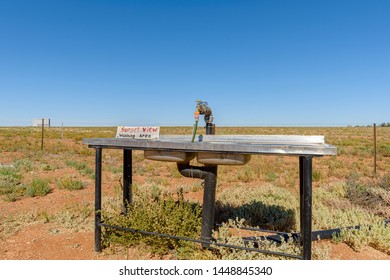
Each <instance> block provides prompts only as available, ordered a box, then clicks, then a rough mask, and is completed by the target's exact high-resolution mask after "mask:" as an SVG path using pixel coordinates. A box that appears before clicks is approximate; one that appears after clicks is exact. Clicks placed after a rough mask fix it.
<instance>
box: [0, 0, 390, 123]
mask: <svg viewBox="0 0 390 280" xmlns="http://www.w3.org/2000/svg"><path fill="white" fill-rule="evenodd" d="M389 14H390V1H386V0H383V1H380V0H371V1H359V0H345V1H344V0H337V1H333V0H326V1H325V0H323V1H322V0H318V1H313V0H307V1H303V0H302V1H301V0H295V1H287V0H285V1H282V0H280V1H279V0H268V1H265V0H257V1H246V0H240V1H239V0H236V1H229V0H224V1H216V0H207V1H206V0H198V1H195V0H194V1H192V0H186V1H170V0H165V1H163V0H159V1H153V0H148V1H145V0H143V1H133V0H127V1H125V0H106V1H103V0H90V1H88V0H77V1H76V0H47V1H44V0H35V1H29V0H24V1H23V0H0V95H1V103H0V104H1V106H0V126H9V125H30V124H31V120H32V119H33V118H41V117H45V118H50V119H51V121H52V124H54V125H61V124H62V123H64V125H80V126H81V125H109V126H116V125H161V126H164V125H188V126H191V125H192V124H193V122H194V120H193V112H194V110H195V105H196V103H195V100H197V99H201V100H204V101H207V102H208V103H209V105H210V106H211V108H212V109H213V112H214V116H215V124H216V125H261V126H267V125H298V126H301V125H359V124H371V123H374V122H376V123H381V122H390V109H389V107H390V106H389V104H390V16H389Z"/></svg>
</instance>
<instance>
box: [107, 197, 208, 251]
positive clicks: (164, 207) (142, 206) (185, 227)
mask: <svg viewBox="0 0 390 280" xmlns="http://www.w3.org/2000/svg"><path fill="white" fill-rule="evenodd" d="M128 212H129V215H117V214H113V213H103V215H104V220H105V221H106V222H107V223H108V224H111V225H116V226H120V227H126V228H132V229H137V230H143V231H147V232H158V233H163V234H168V235H175V236H183V237H189V238H198V237H199V235H200V227H201V208H200V206H199V205H197V204H191V203H189V202H187V201H185V200H184V198H183V194H182V193H181V192H180V193H178V198H177V199H173V198H172V197H165V198H164V197H163V198H161V197H160V198H158V199H156V197H151V196H149V195H147V196H144V197H143V198H142V199H137V200H136V201H135V202H134V203H133V204H132V205H131V206H129V207H128ZM104 243H105V245H108V244H110V243H119V244H123V245H126V246H130V245H137V244H140V243H143V244H146V245H148V246H150V248H151V251H152V253H156V254H159V255H163V254H166V253H167V252H168V251H170V250H173V249H178V248H179V247H181V250H184V249H183V247H185V248H190V249H191V250H192V249H193V248H194V246H195V244H193V243H191V242H185V241H180V240H175V239H169V238H163V237H158V236H152V235H143V234H140V233H136V232H135V233H132V232H131V233H129V232H125V231H120V230H116V229H110V228H106V229H105V231H104ZM191 250H190V251H191Z"/></svg>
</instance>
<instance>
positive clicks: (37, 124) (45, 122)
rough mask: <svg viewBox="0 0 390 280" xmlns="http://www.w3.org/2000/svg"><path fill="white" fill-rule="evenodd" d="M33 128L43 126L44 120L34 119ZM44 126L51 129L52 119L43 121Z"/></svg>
mask: <svg viewBox="0 0 390 280" xmlns="http://www.w3.org/2000/svg"><path fill="white" fill-rule="evenodd" d="M32 126H42V119H33V120H32ZM43 126H45V127H50V119H43Z"/></svg>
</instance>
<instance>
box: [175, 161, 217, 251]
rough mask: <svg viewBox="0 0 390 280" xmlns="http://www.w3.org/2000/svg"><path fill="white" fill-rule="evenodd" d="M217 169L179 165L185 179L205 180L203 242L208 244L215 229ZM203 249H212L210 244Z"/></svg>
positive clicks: (203, 245) (185, 164)
mask: <svg viewBox="0 0 390 280" xmlns="http://www.w3.org/2000/svg"><path fill="white" fill-rule="evenodd" d="M217 167H218V166H217V165H208V166H191V165H190V164H189V163H188V162H187V163H178V164H177V168H178V170H179V172H180V174H181V175H183V176H184V177H188V178H199V179H204V191H203V206H202V230H201V240H204V241H208V242H209V241H211V233H212V230H213V228H214V213H215V190H216V187H217V171H218V168H217ZM202 247H203V248H204V249H206V248H210V244H202Z"/></svg>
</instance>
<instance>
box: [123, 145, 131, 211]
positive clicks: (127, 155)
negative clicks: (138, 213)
mask: <svg viewBox="0 0 390 280" xmlns="http://www.w3.org/2000/svg"><path fill="white" fill-rule="evenodd" d="M132 163H133V153H132V150H123V212H124V213H125V214H126V215H127V210H128V206H129V205H131V204H132V202H133V201H132V200H133V193H132V185H133V170H132V168H133V167H132Z"/></svg>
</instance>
